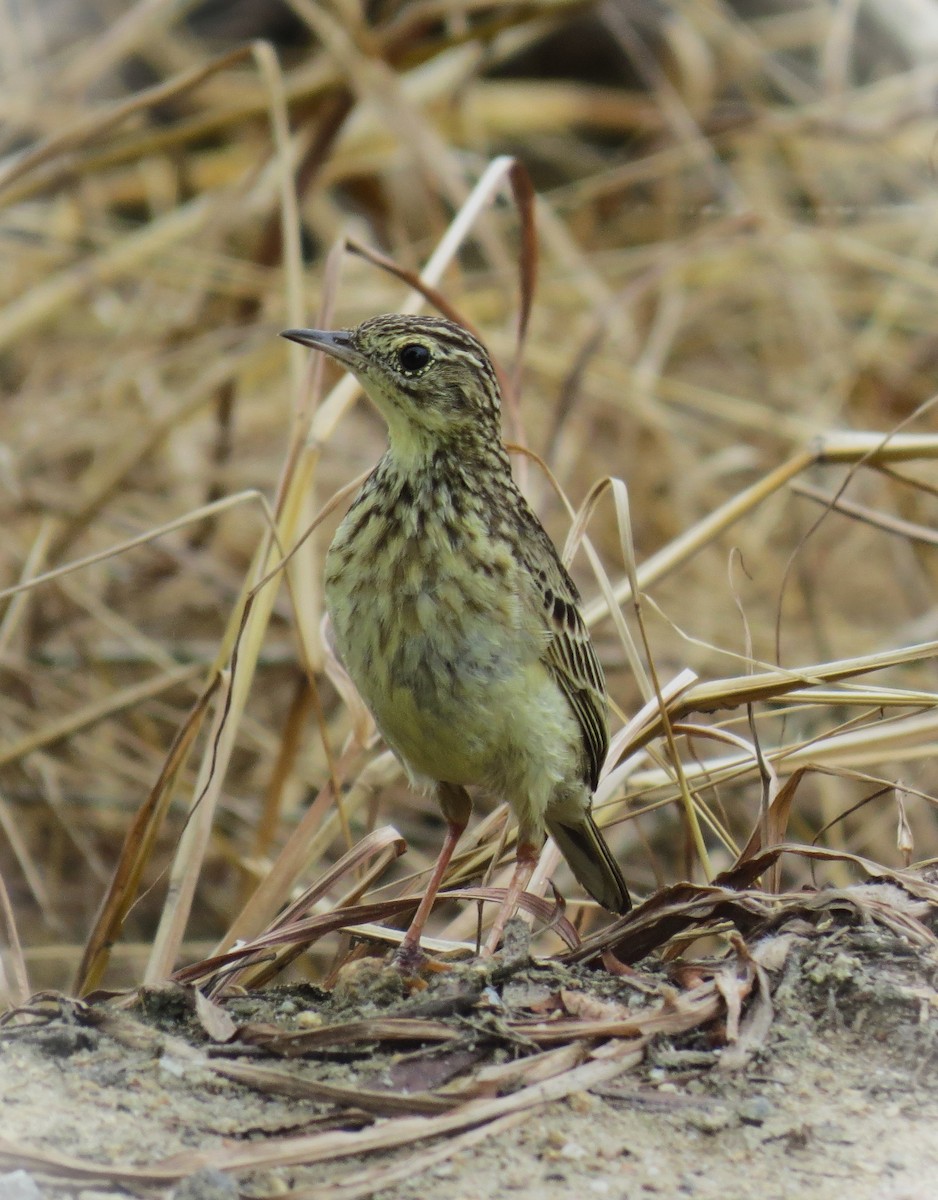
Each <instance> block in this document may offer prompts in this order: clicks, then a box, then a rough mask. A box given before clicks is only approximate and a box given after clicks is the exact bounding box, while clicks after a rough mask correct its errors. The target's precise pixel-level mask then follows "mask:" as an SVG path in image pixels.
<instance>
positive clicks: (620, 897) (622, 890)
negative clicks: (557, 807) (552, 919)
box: [547, 812, 632, 913]
mask: <svg viewBox="0 0 938 1200" xmlns="http://www.w3.org/2000/svg"><path fill="white" fill-rule="evenodd" d="M547 828H548V829H549V830H550V834H551V837H552V838H553V839H554V841H555V842H556V843H557V845H558V846H559V847H560V852H561V854H563V856H564V858H565V859H566V860H567V862H568V863H569V864H570V870H571V871H572V872H573V874H574V875H575V876H576V877H577V879H578V880H579V882H580V883H581V884H582V885H583V887H585V888H586V890H587V891H588V892H589V894H590V895H591V896H592V897H593V899H594V900H595V901H597V903H599V904H601V905H602V906H603V908H607V909H608V910H609V911H610V912H614V913H627V912H628V911H629V910H630V909H631V907H632V898H631V896H630V895H629V889H628V886H627V885H626V882H625V880H624V879H623V878H622V872H621V871H620V870H619V864H618V863H617V862H616V860H615V859H614V858H613V857H612V851H611V850H610V849H609V847H608V846H607V845H606V840H605V838H604V837H603V835H602V834H601V833H600V832H599V826H598V825H597V824H596V822H595V821H594V820H593V816H592V813H589V812H586V813H584V814H583V820H582V821H581V822H580V823H579V824H577V825H561V824H560V823H559V822H558V821H550V820H549V821H548V822H547Z"/></svg>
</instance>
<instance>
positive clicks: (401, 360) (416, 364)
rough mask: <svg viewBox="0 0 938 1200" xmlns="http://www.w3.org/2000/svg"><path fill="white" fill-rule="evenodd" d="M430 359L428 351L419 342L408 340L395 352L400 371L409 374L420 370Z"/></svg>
mask: <svg viewBox="0 0 938 1200" xmlns="http://www.w3.org/2000/svg"><path fill="white" fill-rule="evenodd" d="M429 361H430V351H429V350H428V349H427V348H426V346H424V345H422V344H421V343H420V342H408V343H407V345H406V346H401V348H400V350H398V352H397V362H398V365H399V366H400V368H401V370H402V371H406V372H407V373H408V374H411V373H412V372H414V371H422V370H423V368H424V367H425V366H426V365H427V363H428V362H429Z"/></svg>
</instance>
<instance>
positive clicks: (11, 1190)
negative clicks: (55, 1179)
mask: <svg viewBox="0 0 938 1200" xmlns="http://www.w3.org/2000/svg"><path fill="white" fill-rule="evenodd" d="M0 1200H42V1192H41V1191H40V1190H39V1184H38V1183H36V1181H35V1179H33V1177H32V1175H30V1174H29V1172H28V1171H22V1170H20V1171H10V1172H8V1173H7V1174H6V1175H0Z"/></svg>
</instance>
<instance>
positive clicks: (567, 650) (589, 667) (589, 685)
mask: <svg viewBox="0 0 938 1200" xmlns="http://www.w3.org/2000/svg"><path fill="white" fill-rule="evenodd" d="M530 519H531V522H532V527H531V528H530V530H529V531H526V532H527V544H528V546H529V547H530V548H531V549H534V548H535V547H536V549H537V551H539V553H536V554H531V555H530V557H529V560H528V570H529V574H530V577H531V579H532V581H533V583H534V592H535V604H536V605H537V606H538V608H539V613H538V616H539V617H540V619H541V620H542V621H543V626H544V629H545V631H546V633H547V640H546V644H545V647H544V651H543V661H544V664H545V665H546V667H547V669H548V670H549V671H550V673H551V674H552V675H553V676H554V678H555V679H556V680H557V683H558V684H559V685H560V688H561V690H562V691H563V693H564V695H565V696H566V697H567V700H569V702H570V706H571V708H572V709H573V711H574V713H575V714H576V718H577V720H578V721H579V723H580V729H581V731H582V733H583V748H584V750H585V753H586V766H587V781H588V782H589V785H590V789H591V791H595V790H596V785H597V784H598V783H599V772H600V769H601V768H602V765H603V762H604V761H605V759H606V752H607V750H608V749H609V733H608V730H607V728H606V684H605V680H604V679H603V671H602V667H601V666H600V665H599V659H598V658H597V657H596V651H595V650H594V649H593V643H592V641H591V639H590V635H589V630H588V629H587V628H586V625H585V624H584V622H583V617H582V614H581V613H580V596H579V593H578V592H577V589H576V584H575V583H574V582H573V580H572V579H571V578H570V576H569V574H568V573H567V570H566V568H565V567H564V565H563V563H561V561H560V559H559V558H558V556H557V551H556V550H555V549H554V544H553V542H551V540H550V538H549V537H548V536H547V534H546V533H545V531H544V528H543V526H542V525H541V523H540V521H538V520H537V518H536V517H535V516H534V514H533V513H531V514H530Z"/></svg>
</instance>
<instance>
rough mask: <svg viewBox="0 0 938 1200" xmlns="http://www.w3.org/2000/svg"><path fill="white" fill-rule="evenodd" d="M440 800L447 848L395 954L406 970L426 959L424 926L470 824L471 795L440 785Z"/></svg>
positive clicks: (397, 961) (442, 852)
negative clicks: (456, 850)
mask: <svg viewBox="0 0 938 1200" xmlns="http://www.w3.org/2000/svg"><path fill="white" fill-rule="evenodd" d="M437 798H438V800H439V802H440V807H441V808H442V810H443V816H444V817H446V821H447V829H446V837H445V838H444V839H443V846H442V848H441V850H440V853H439V856H438V857H437V860H436V863H435V864H434V867H433V874H432V875H431V876H430V881H429V883H428V884H427V887H426V890H425V891H424V893H423V897H422V899H421V901H420V904H419V905H418V906H417V911H416V912H415V913H414V916H413V920H412V921H411V923H410V925H409V926H408V928H407V932H406V933H405V934H404V940H403V941H402V942H401V944H400V946H399V947H398V949H397V953H396V954H395V955H394V962H395V963H396V965H397V966H399V967H402V968H404V969H405V970H415V969H416V968H417V967H418V966H419V965H420V961H421V958H422V956H423V952H422V951H421V949H420V937H421V934H422V933H423V927H424V925H426V923H427V917H429V915H430V912H431V910H432V908H433V904H434V901H435V900H436V895H437V892H438V891H439V890H440V884H441V883H442V882H443V876H444V874H445V873H446V868H447V867H448V866H449V861H450V859H451V858H452V857H453V851H454V850H455V849H456V843H457V842H458V841H459V839H460V838H461V837H462V834H463V830H464V829H465V828H466V826H467V825H468V824H469V815H470V813H471V812H472V801H471V800H470V799H469V793H468V792H467V791H466V789H465V788H464V787H461V786H460V785H459V784H455V783H439V784H437Z"/></svg>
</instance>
